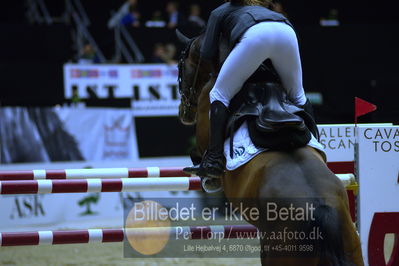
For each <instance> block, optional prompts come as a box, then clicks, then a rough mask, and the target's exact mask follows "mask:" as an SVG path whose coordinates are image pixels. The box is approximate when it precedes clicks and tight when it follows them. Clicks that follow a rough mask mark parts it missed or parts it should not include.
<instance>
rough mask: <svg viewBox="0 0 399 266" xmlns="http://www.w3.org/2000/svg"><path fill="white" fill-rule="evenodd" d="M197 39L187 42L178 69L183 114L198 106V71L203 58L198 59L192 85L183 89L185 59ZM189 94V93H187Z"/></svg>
mask: <svg viewBox="0 0 399 266" xmlns="http://www.w3.org/2000/svg"><path fill="white" fill-rule="evenodd" d="M194 40H195V39H191V40H190V42H189V43H188V44H187V46H186V48H185V49H184V50H183V52H182V53H181V55H180V58H179V62H178V70H179V76H178V84H179V93H180V95H181V99H182V102H183V106H184V108H183V115H186V113H187V110H188V109H190V108H191V107H197V95H196V93H195V90H194V89H195V87H196V85H197V80H198V73H199V68H200V64H201V60H198V64H197V67H196V68H195V74H194V79H193V82H192V84H191V86H189V87H188V90H183V86H182V83H183V76H184V74H185V73H184V69H185V64H186V63H185V61H186V59H187V58H188V56H189V53H190V49H191V46H192V44H193V42H194ZM187 94H188V95H187Z"/></svg>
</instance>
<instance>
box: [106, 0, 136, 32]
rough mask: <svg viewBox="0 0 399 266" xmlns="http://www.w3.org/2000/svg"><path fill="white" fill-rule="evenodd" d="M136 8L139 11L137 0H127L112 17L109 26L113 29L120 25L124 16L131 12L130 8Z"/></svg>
mask: <svg viewBox="0 0 399 266" xmlns="http://www.w3.org/2000/svg"><path fill="white" fill-rule="evenodd" d="M131 8H132V9H135V10H136V12H137V0H127V1H126V2H125V3H124V4H123V5H122V6H121V7H120V8H119V10H118V12H116V13H115V14H113V15H112V17H111V18H110V19H109V20H108V28H109V29H112V28H115V27H116V26H118V25H119V24H120V23H121V22H122V20H123V19H124V17H125V16H126V15H128V14H129V13H130V10H131ZM137 14H138V12H137Z"/></svg>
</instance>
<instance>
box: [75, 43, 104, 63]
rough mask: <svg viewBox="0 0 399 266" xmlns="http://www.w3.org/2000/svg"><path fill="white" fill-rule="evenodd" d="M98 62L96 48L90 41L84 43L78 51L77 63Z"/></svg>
mask: <svg viewBox="0 0 399 266" xmlns="http://www.w3.org/2000/svg"><path fill="white" fill-rule="evenodd" d="M98 63H100V59H99V58H98V56H97V54H96V50H95V49H94V47H93V46H92V45H91V44H90V43H86V44H85V45H84V46H83V48H82V51H81V52H80V56H79V59H78V64H82V65H87V64H98Z"/></svg>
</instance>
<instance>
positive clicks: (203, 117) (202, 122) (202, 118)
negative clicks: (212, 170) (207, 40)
mask: <svg viewBox="0 0 399 266" xmlns="http://www.w3.org/2000/svg"><path fill="white" fill-rule="evenodd" d="M228 55H229V48H228V42H227V40H225V39H223V38H222V39H221V41H220V43H219V58H218V62H213V64H214V69H217V70H219V68H220V67H221V64H222V63H223V62H224V61H225V60H226V58H227V56H228ZM213 74H214V76H213V77H212V78H211V79H210V80H208V82H207V83H206V84H205V86H204V87H203V88H202V90H201V94H200V96H199V98H198V109H197V126H196V138H197V148H198V151H199V152H200V153H201V154H203V153H204V152H205V150H206V149H207V148H208V139H209V108H210V100H209V92H210V91H211V89H212V88H213V85H214V84H215V82H216V77H217V74H218V73H213Z"/></svg>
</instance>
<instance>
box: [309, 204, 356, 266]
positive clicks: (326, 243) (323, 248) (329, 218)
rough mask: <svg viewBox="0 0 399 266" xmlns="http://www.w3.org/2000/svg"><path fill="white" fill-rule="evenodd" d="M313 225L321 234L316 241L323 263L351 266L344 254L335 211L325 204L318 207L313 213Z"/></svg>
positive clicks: (333, 265) (331, 265)
mask: <svg viewBox="0 0 399 266" xmlns="http://www.w3.org/2000/svg"><path fill="white" fill-rule="evenodd" d="M314 218H315V219H314V224H313V225H315V227H316V228H318V229H319V230H320V232H321V237H320V239H317V240H316V243H317V245H318V251H319V255H320V258H321V261H322V262H323V264H322V265H329V266H352V265H353V264H352V263H350V262H349V261H348V260H347V258H346V256H345V252H344V246H343V238H342V231H341V223H340V219H339V217H338V213H337V211H336V210H335V209H334V208H332V207H330V206H328V205H325V204H322V205H319V206H318V207H317V208H316V210H315V212H314Z"/></svg>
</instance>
